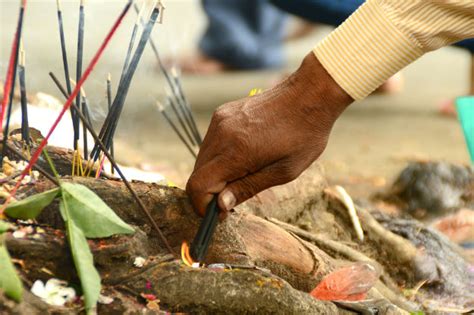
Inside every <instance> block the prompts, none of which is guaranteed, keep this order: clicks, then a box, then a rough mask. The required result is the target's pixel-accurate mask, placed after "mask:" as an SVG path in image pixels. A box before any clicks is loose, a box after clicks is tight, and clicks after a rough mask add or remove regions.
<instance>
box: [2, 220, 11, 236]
mask: <svg viewBox="0 0 474 315" xmlns="http://www.w3.org/2000/svg"><path fill="white" fill-rule="evenodd" d="M10 227H11V225H10V223H7V222H5V221H2V220H0V234H2V233H3V232H6V231H7V230H8V229H9V228H10Z"/></svg>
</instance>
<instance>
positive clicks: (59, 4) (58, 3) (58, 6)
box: [56, 0, 61, 11]
mask: <svg viewBox="0 0 474 315" xmlns="http://www.w3.org/2000/svg"><path fill="white" fill-rule="evenodd" d="M56 7H57V8H58V11H61V0H56Z"/></svg>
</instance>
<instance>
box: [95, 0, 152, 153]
mask: <svg viewBox="0 0 474 315" xmlns="http://www.w3.org/2000/svg"><path fill="white" fill-rule="evenodd" d="M158 15H159V9H158V7H157V6H155V7H154V9H153V12H152V14H151V16H150V19H149V21H148V23H147V25H146V27H145V28H144V30H143V32H142V36H141V38H140V41H139V43H138V46H137V49H136V50H135V53H134V55H133V57H132V60H131V61H130V65H129V67H128V70H127V73H126V75H125V76H124V78H123V80H122V81H121V82H120V84H119V87H118V89H117V90H118V92H117V95H116V96H115V99H114V101H113V103H112V106H111V111H110V113H109V115H107V118H106V119H105V122H104V124H103V126H102V129H101V132H100V134H101V135H102V138H101V139H102V141H103V142H104V144H105V146H106V148H107V149H110V142H111V141H112V140H113V136H114V134H115V130H116V128H117V124H118V120H119V119H120V115H121V113H122V110H123V105H124V103H125V99H126V97H127V94H128V90H129V88H130V84H131V81H132V78H133V75H134V74H135V71H136V69H137V66H138V63H139V61H140V59H141V57H142V55H143V51H144V49H145V46H146V43H147V42H148V40H149V38H150V35H151V32H152V30H153V27H154V25H155V24H156V19H157V17H158ZM99 151H100V150H99V148H98V146H97V144H96V145H95V147H94V150H93V151H92V153H91V155H92V157H93V160H94V161H96V160H97V158H98V154H99Z"/></svg>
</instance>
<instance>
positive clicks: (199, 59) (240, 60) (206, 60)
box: [179, 0, 474, 115]
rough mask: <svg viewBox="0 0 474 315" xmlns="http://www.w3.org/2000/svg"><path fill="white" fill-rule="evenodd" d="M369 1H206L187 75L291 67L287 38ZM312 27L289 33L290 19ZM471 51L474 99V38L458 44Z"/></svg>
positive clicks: (445, 105)
mask: <svg viewBox="0 0 474 315" xmlns="http://www.w3.org/2000/svg"><path fill="white" fill-rule="evenodd" d="M363 2H364V1H362V0H226V1H221V0H202V5H203V8H204V11H205V13H206V15H207V17H208V26H207V28H206V31H205V32H204V34H203V36H202V37H201V39H200V41H199V44H198V52H197V53H196V54H195V55H194V56H191V57H187V58H182V59H181V60H180V61H179V65H180V67H181V69H182V71H183V72H185V73H195V74H215V73H219V72H224V71H229V70H265V69H275V68H280V67H282V66H283V65H284V63H285V58H284V50H283V44H284V42H285V39H293V38H299V37H301V36H303V35H306V34H308V33H309V32H310V30H311V29H312V27H311V26H310V23H311V24H312V23H317V24H326V25H330V26H338V25H340V24H341V23H342V22H343V21H345V20H346V19H347V18H348V17H349V16H350V15H351V14H352V13H353V12H354V11H355V10H356V9H357V8H358V7H359V6H360V5H361V4H362V3H363ZM288 13H289V14H292V15H294V16H297V17H299V18H301V19H304V21H306V23H300V24H298V26H299V27H298V28H297V29H296V30H295V31H294V32H292V33H291V34H287V32H286V28H285V26H286V24H287V23H286V20H287V15H288ZM454 45H455V46H458V47H461V48H463V49H466V50H468V51H469V52H470V53H471V70H470V89H469V91H468V94H469V95H474V39H470V40H464V41H461V42H459V43H455V44H454ZM402 85H403V78H402V76H401V74H400V73H397V74H395V75H394V76H392V77H391V78H389V79H388V80H387V81H386V82H385V83H384V84H382V85H381V86H380V87H379V88H378V89H377V90H376V92H378V93H396V92H399V91H400V90H401V88H402ZM439 110H440V113H442V114H446V115H455V109H454V99H449V100H443V101H442V102H440V105H439Z"/></svg>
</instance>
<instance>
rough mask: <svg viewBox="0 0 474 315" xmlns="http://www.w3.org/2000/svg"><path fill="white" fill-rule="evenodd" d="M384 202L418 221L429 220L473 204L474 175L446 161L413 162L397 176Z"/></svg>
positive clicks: (464, 168) (470, 170) (462, 167)
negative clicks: (391, 203) (420, 219)
mask: <svg viewBox="0 0 474 315" xmlns="http://www.w3.org/2000/svg"><path fill="white" fill-rule="evenodd" d="M382 199H384V200H386V201H389V202H393V203H395V204H397V205H398V206H399V207H400V208H401V209H402V210H405V211H407V212H408V213H409V214H411V215H413V216H414V217H416V218H424V217H426V218H429V217H433V216H437V215H440V214H443V213H445V212H449V211H450V210H453V209H459V208H461V207H466V206H469V205H474V172H473V171H472V169H470V168H469V167H467V166H462V165H455V164H450V163H447V162H414V163H411V164H409V165H408V166H407V167H406V168H405V169H404V170H403V171H402V172H401V173H400V175H399V176H398V178H397V179H396V180H395V182H394V183H393V185H392V187H391V188H390V189H389V190H388V192H387V193H384V194H383V195H382Z"/></svg>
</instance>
